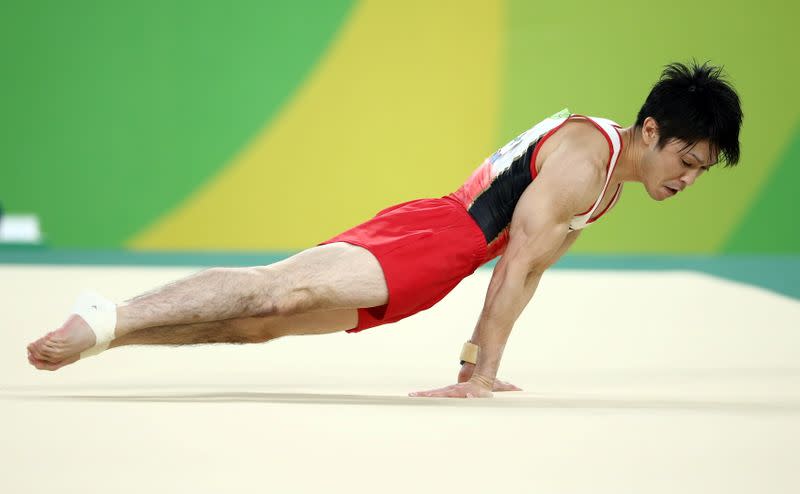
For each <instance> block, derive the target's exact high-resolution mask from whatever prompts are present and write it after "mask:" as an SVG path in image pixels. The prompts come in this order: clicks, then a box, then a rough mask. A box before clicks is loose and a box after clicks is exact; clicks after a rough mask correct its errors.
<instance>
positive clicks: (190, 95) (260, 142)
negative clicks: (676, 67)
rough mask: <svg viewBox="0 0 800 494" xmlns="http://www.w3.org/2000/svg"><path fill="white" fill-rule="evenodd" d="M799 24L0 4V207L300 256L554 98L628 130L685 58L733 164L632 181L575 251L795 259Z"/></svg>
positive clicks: (126, 234) (668, 13)
mask: <svg viewBox="0 0 800 494" xmlns="http://www.w3.org/2000/svg"><path fill="white" fill-rule="evenodd" d="M798 10H800V9H799V8H798V7H797V6H795V5H791V6H790V5H789V4H786V3H785V2H777V1H766V2H759V3H758V4H748V5H739V4H731V3H730V2H725V1H718V0H714V1H710V2H705V3H698V2H688V1H675V2H671V3H669V4H668V5H667V4H653V5H649V4H642V3H641V2H634V1H630V0H628V1H623V2H617V3H615V4H608V3H597V2H575V1H562V2H545V3H540V2H527V1H521V0H508V1H506V2H499V1H498V2H481V1H473V2H413V1H410V2H404V3H402V4H400V3H395V2H359V1H356V0H353V1H345V0H337V1H305V2H263V1H261V2H257V1H250V0H246V1H240V2H233V3H231V4H230V5H226V6H222V4H219V3H218V2H206V1H197V2H158V3H157V2H141V3H138V4H127V5H124V4H116V3H114V4H113V6H112V4H111V3H108V2H90V1H86V0H80V1H73V2H68V3H64V2H55V1H43V2H36V3H33V2H21V1H16V2H5V3H4V4H3V6H2V7H0V56H2V60H3V71H4V77H3V78H2V82H0V84H2V86H0V103H2V108H3V114H4V117H5V118H4V119H3V123H2V124H0V125H2V129H1V130H2V132H0V136H1V137H0V202H2V204H3V205H4V207H5V209H6V210H7V211H9V212H35V213H37V214H39V216H40V217H41V220H42V225H43V229H44V231H45V234H46V236H47V242H48V243H49V244H50V245H52V246H56V247H87V248H117V247H126V248H135V249H158V250H164V249H166V250H169V249H197V250H209V249H233V250H236V249H270V250H291V249H297V248H301V247H303V246H305V245H312V244H313V243H314V242H315V241H316V240H321V239H323V237H326V236H328V235H331V234H333V233H335V232H337V231H338V230H341V229H342V228H346V227H347V226H349V225H351V224H353V223H355V222H357V221H361V220H363V219H366V218H367V217H369V216H370V215H371V214H373V213H374V212H375V211H376V210H378V209H381V208H382V207H384V206H385V205H386V204H388V203H391V202H395V201H399V200H406V199H410V198H413V197H418V196H431V195H442V194H445V193H447V192H449V191H451V190H453V189H454V188H455V187H457V186H458V185H459V184H460V183H461V182H462V181H463V180H464V179H465V178H466V177H467V176H468V175H469V173H470V171H471V170H472V169H473V168H474V167H475V166H477V165H478V164H479V163H480V161H481V160H482V159H483V158H484V157H485V156H487V155H489V154H491V152H492V151H493V150H494V148H496V147H497V146H499V145H501V144H503V143H504V142H505V141H507V140H508V139H510V138H512V137H513V136H515V135H517V134H518V133H519V132H520V131H521V130H523V129H525V128H528V127H529V126H530V125H531V124H533V123H535V122H537V121H539V120H541V119H542V118H544V117H546V116H547V115H550V114H552V113H554V112H555V111H558V110H560V109H561V108H563V107H569V108H570V109H571V110H573V111H575V112H578V113H583V114H589V115H598V116H605V117H608V118H612V119H614V120H616V121H617V122H619V123H620V124H622V125H629V124H631V123H632V120H633V119H634V117H635V115H636V112H637V110H638V107H639V105H641V102H642V101H643V99H644V97H645V96H646V95H647V92H648V91H649V88H650V86H651V85H652V84H653V82H654V81H655V80H656V78H657V77H658V74H659V72H660V70H661V68H662V66H663V65H664V64H666V63H668V62H670V61H674V60H683V61H685V60H689V59H691V58H696V59H698V60H701V61H703V60H711V61H712V62H714V63H719V64H723V65H725V67H726V69H727V72H728V73H729V74H730V77H731V80H732V82H733V83H734V84H735V86H736V87H737V88H738V90H739V92H740V95H741V97H742V101H743V105H744V112H745V125H744V128H743V132H742V149H743V153H742V160H741V163H740V165H739V166H738V167H737V168H735V169H719V170H714V171H713V172H712V173H710V174H709V175H707V176H705V177H703V179H701V181H700V182H698V184H697V185H696V186H695V187H693V188H692V189H690V190H688V191H687V192H686V193H685V194H681V196H682V197H681V198H680V200H674V201H665V202H663V203H655V202H653V201H651V200H649V199H648V198H647V197H646V195H645V194H644V192H643V191H642V190H641V187H638V186H635V184H631V185H629V186H628V187H626V191H625V193H624V195H623V197H622V200H621V202H620V204H619V205H618V207H617V208H615V210H614V211H613V213H612V214H609V215H608V216H607V217H604V219H603V221H602V222H599V223H598V224H597V225H596V226H593V227H592V228H590V229H589V230H587V233H586V234H585V235H583V236H582V237H581V239H580V241H579V242H578V244H577V245H576V247H575V250H577V251H583V252H596V253H602V252H632V253H704V254H713V253H728V252H737V253H739V252H755V253H798V252H800V234H799V233H798V229H797V228H796V227H795V226H796V222H795V220H794V215H793V210H794V209H795V208H793V198H794V190H793V189H794V184H796V183H797V181H798V179H800V172H798V169H797V163H798V160H800V101H799V99H800V96H798V93H797V91H796V85H797V81H798V79H799V78H798V75H800V73H799V72H800V69H799V68H798V67H797V65H796V64H794V63H789V62H790V61H791V60H794V59H795V58H796V53H795V50H796V47H797V46H800V36H798V34H797V31H796V29H795V26H794V24H795V22H796V19H797V16H798V14H800V12H798ZM383 139H385V141H384V140H383ZM289 151H291V152H289ZM448 151H449V152H448ZM379 153H380V154H379ZM308 191H312V192H313V196H312V197H313V199H309V197H308V195H307V194H306V192H308ZM310 203H312V204H310ZM293 214H294V215H297V216H298V217H293V216H292V215H293ZM298 225H299V226H298Z"/></svg>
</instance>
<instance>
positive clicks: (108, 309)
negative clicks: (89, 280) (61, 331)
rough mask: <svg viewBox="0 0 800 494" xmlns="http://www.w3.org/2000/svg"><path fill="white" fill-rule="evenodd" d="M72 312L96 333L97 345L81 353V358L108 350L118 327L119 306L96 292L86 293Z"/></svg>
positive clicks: (76, 303)
mask: <svg viewBox="0 0 800 494" xmlns="http://www.w3.org/2000/svg"><path fill="white" fill-rule="evenodd" d="M72 312H74V313H75V314H77V315H79V316H81V318H82V319H83V320H84V321H86V324H88V325H89V327H90V328H91V329H92V331H93V332H94V336H95V344H94V346H93V347H91V348H89V349H88V350H84V351H83V352H81V358H86V357H91V356H92V355H97V354H98V353H100V352H102V351H103V350H105V349H107V348H108V344H109V343H110V342H111V340H113V339H114V329H116V327H117V306H116V304H114V302H111V301H110V300H108V299H106V298H104V297H102V296H101V295H98V294H97V293H94V292H84V293H82V294H81V295H80V296H79V297H78V300H77V301H76V302H75V307H74V308H73V309H72Z"/></svg>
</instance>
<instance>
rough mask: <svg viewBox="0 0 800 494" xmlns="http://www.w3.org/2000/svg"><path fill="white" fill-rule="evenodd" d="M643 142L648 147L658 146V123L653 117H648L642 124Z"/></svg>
mask: <svg viewBox="0 0 800 494" xmlns="http://www.w3.org/2000/svg"><path fill="white" fill-rule="evenodd" d="M642 141H643V142H644V143H645V145H646V146H647V147H654V146H655V145H656V144H658V122H656V119H654V118H653V117H647V118H645V119H644V123H642Z"/></svg>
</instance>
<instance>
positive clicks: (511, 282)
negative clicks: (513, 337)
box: [470, 260, 541, 387]
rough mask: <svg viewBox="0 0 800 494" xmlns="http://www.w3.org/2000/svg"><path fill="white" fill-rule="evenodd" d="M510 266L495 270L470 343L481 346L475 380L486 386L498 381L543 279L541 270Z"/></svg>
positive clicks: (473, 375) (473, 377)
mask: <svg viewBox="0 0 800 494" xmlns="http://www.w3.org/2000/svg"><path fill="white" fill-rule="evenodd" d="M501 262H502V260H501ZM510 264H511V263H508V264H507V265H506V266H502V267H501V266H498V268H500V269H497V270H495V274H494V276H493V277H492V281H491V283H490V285H489V290H488V292H487V295H486V303H485V304H484V309H483V312H482V313H481V316H480V319H479V320H478V324H477V325H476V326H475V330H474V331H473V333H472V338H471V340H470V341H472V343H474V344H475V345H478V346H479V347H480V351H479V352H478V359H477V362H476V366H475V370H474V372H473V374H472V379H473V380H474V381H477V382H479V383H480V384H482V385H484V386H486V387H491V384H492V383H493V382H494V379H495V377H496V376H497V370H498V368H499V367H500V359H501V358H502V356H503V350H504V349H505V345H506V342H507V341H508V337H509V335H510V334H511V330H512V328H513V327H514V323H515V322H516V320H517V318H518V317H519V315H520V314H521V313H522V310H523V309H524V308H525V306H526V305H527V304H528V302H530V300H531V298H532V297H533V294H534V292H535V291H536V287H537V286H538V284H539V280H540V279H541V272H539V271H532V272H531V271H528V270H521V269H519V267H518V266H513V265H510Z"/></svg>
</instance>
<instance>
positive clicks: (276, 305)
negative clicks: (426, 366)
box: [115, 243, 388, 337]
mask: <svg viewBox="0 0 800 494" xmlns="http://www.w3.org/2000/svg"><path fill="white" fill-rule="evenodd" d="M387 300H388V290H387V288H386V281H385V279H384V276H383V270H382V269H381V267H380V264H379V263H378V261H377V259H375V257H374V256H373V255H372V254H371V253H370V252H369V251H367V250H366V249H363V248H361V247H356V246H353V245H350V244H345V243H335V244H329V245H323V246H319V247H314V248H312V249H309V250H306V251H303V252H301V253H299V254H297V255H295V256H292V257H290V258H289V259H286V260H284V261H281V262H278V263H275V264H271V265H269V266H259V267H252V268H213V269H209V270H205V271H201V272H199V273H197V274H195V275H192V276H190V277H188V278H185V279H183V280H179V281H176V282H174V283H170V284H168V285H166V286H164V287H162V288H159V289H157V290H154V291H152V292H149V293H146V294H143V295H140V296H138V297H135V298H133V299H131V300H129V301H127V302H125V303H123V304H120V305H119V306H118V307H117V327H116V331H115V334H116V337H121V336H123V335H125V334H128V333H130V332H132V331H137V330H140V329H143V328H150V327H155V326H175V325H181V324H189V323H199V322H211V321H219V320H225V319H233V318H246V317H259V316H262V317H263V316H292V315H296V314H302V313H307V312H316V311H323V310H334V309H357V308H360V307H376V306H380V305H383V304H385V303H386V301H387Z"/></svg>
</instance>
